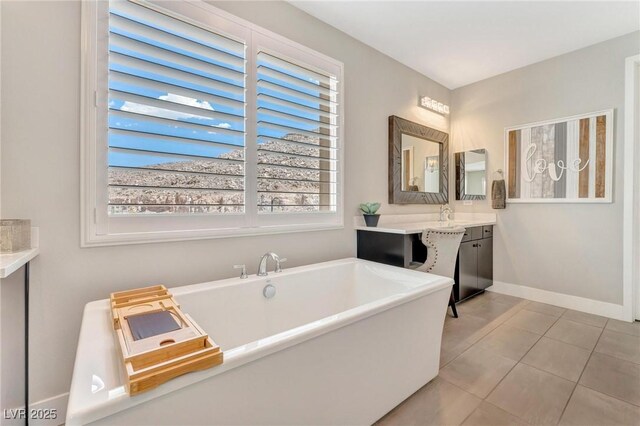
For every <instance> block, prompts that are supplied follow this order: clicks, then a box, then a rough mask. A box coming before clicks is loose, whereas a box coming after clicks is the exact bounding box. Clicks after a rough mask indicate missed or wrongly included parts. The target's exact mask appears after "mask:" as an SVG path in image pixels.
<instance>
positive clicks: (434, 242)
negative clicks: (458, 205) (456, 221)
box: [416, 227, 466, 278]
mask: <svg viewBox="0 0 640 426" xmlns="http://www.w3.org/2000/svg"><path fill="white" fill-rule="evenodd" d="M465 231H466V229H465V228H463V227H454V228H447V229H439V228H427V229H425V230H424V231H422V238H421V239H422V243H423V244H424V245H425V246H427V260H426V262H424V264H423V265H422V266H420V267H418V268H416V270H418V271H422V272H428V273H430V274H435V275H440V276H443V277H448V278H453V275H454V272H455V267H456V259H457V257H458V249H459V248H460V241H462V236H463V235H464V233H465Z"/></svg>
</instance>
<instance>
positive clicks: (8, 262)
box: [0, 247, 40, 278]
mask: <svg viewBox="0 0 640 426" xmlns="http://www.w3.org/2000/svg"><path fill="white" fill-rule="evenodd" d="M39 253H40V249H38V248H37V247H35V248H32V249H29V250H22V251H18V252H15V253H2V254H0V278H7V277H8V276H9V275H11V274H13V273H14V272H15V271H17V270H18V269H20V268H21V267H22V266H24V265H26V264H27V263H28V262H30V261H31V260H32V259H33V258H34V257H36V256H37V255H38V254H39Z"/></svg>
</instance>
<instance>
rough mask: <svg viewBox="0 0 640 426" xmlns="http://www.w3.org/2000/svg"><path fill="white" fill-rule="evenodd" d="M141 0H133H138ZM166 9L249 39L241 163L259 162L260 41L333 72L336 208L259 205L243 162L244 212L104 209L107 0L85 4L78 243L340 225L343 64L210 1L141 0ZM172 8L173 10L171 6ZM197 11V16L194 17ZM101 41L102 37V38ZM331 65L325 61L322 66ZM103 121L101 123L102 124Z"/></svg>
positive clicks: (134, 241) (252, 173)
mask: <svg viewBox="0 0 640 426" xmlns="http://www.w3.org/2000/svg"><path fill="white" fill-rule="evenodd" d="M136 1H138V0H136ZM144 3H145V4H148V5H151V6H153V7H158V8H160V9H162V10H163V11H164V12H167V11H169V12H172V13H175V14H177V15H179V16H180V19H183V18H184V17H187V18H191V19H193V21H192V23H194V24H196V25H200V26H203V27H204V28H207V27H210V28H211V29H213V30H215V32H217V33H221V34H223V35H225V36H228V37H230V38H235V39H241V40H243V41H244V42H245V43H246V46H247V54H246V58H247V80H246V94H247V95H246V126H245V129H246V135H245V147H246V148H245V149H246V151H245V157H246V161H247V163H246V164H249V162H252V164H255V163H256V161H255V160H256V157H257V144H256V129H257V123H256V112H257V111H256V102H257V101H256V99H257V98H256V59H257V52H258V50H259V48H262V49H268V50H272V51H274V52H277V54H278V55H279V56H282V57H289V58H292V59H294V60H298V61H301V62H303V63H305V64H307V65H310V66H315V67H317V68H318V69H322V70H324V71H328V72H331V73H333V74H335V75H336V76H337V79H338V108H339V110H338V122H337V126H338V129H337V130H338V133H337V139H338V144H337V151H336V155H337V158H336V159H337V167H336V194H335V199H336V210H335V211H331V212H317V213H299V214H298V213H273V214H269V213H267V214H258V213H257V191H256V189H257V188H256V183H257V178H256V171H257V170H256V169H254V168H252V167H246V168H245V213H244V214H224V215H222V214H218V215H215V214H211V215H209V214H193V215H189V214H167V215H153V216H147V215H122V216H119V215H118V216H116V215H113V216H109V215H108V214H107V201H106V200H107V198H106V194H107V192H106V191H107V188H108V187H107V168H108V165H107V153H108V141H107V127H106V126H107V125H106V118H107V111H106V108H105V111H101V110H100V109H99V108H98V105H106V96H107V80H106V78H107V66H108V64H107V60H106V51H107V50H106V49H107V46H106V40H99V39H98V36H97V34H99V28H100V26H101V25H105V22H108V2H101V1H89V2H83V5H82V38H81V40H82V69H81V117H80V120H81V141H80V145H81V146H80V158H81V164H80V167H81V188H80V190H81V194H80V195H81V212H80V216H81V227H82V229H81V246H82V247H92V246H105V245H120V244H141V243H152V242H163V241H180V240H197V239H209V238H225V237H237V236H251V235H264V234H278V233H290V232H303V231H319V230H328V229H342V228H344V160H343V159H344V107H343V105H344V83H343V82H344V76H343V69H344V65H343V64H342V62H339V61H337V60H335V59H332V58H330V57H328V56H325V55H323V54H320V53H318V52H316V51H314V50H312V49H309V48H307V47H305V46H303V45H300V44H299V43H296V42H294V41H291V40H289V39H287V38H285V37H282V36H280V35H278V34H275V33H273V32H271V31H269V30H266V29H264V28H261V27H259V26H257V25H255V24H252V23H251V22H248V21H245V20H243V19H241V18H238V17H236V16H234V15H231V14H229V13H227V12H225V11H222V10H220V9H218V8H216V7H214V6H211V5H209V4H207V3H204V2H202V1H200V0H197V1H180V2H162V1H145V2H144ZM169 8H170V10H168V9H169ZM196 19H197V20H196ZM101 42H102V45H100V43H101ZM328 67H329V68H330V69H327V68H328ZM100 129H101V130H100Z"/></svg>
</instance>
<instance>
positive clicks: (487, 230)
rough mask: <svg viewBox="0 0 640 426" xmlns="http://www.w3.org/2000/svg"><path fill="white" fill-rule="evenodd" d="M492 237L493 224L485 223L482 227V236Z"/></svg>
mask: <svg viewBox="0 0 640 426" xmlns="http://www.w3.org/2000/svg"><path fill="white" fill-rule="evenodd" d="M491 237H493V225H485V226H483V227H482V238H491Z"/></svg>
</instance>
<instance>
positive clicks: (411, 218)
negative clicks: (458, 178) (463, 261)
mask: <svg viewBox="0 0 640 426" xmlns="http://www.w3.org/2000/svg"><path fill="white" fill-rule="evenodd" d="M437 216H438V215H437V214H424V215H415V214H411V215H381V216H380V221H379V222H378V226H376V227H369V226H366V225H364V220H363V219H362V217H360V218H358V217H356V220H355V226H354V229H356V230H359V231H371V232H386V233H390V234H419V233H421V232H422V231H423V230H424V229H425V228H445V227H449V226H462V227H464V228H471V227H474V226H484V225H495V224H496V215H495V214H494V213H455V214H454V217H453V219H452V220H450V221H449V222H440V221H439V220H438V219H437ZM358 219H359V220H358Z"/></svg>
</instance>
